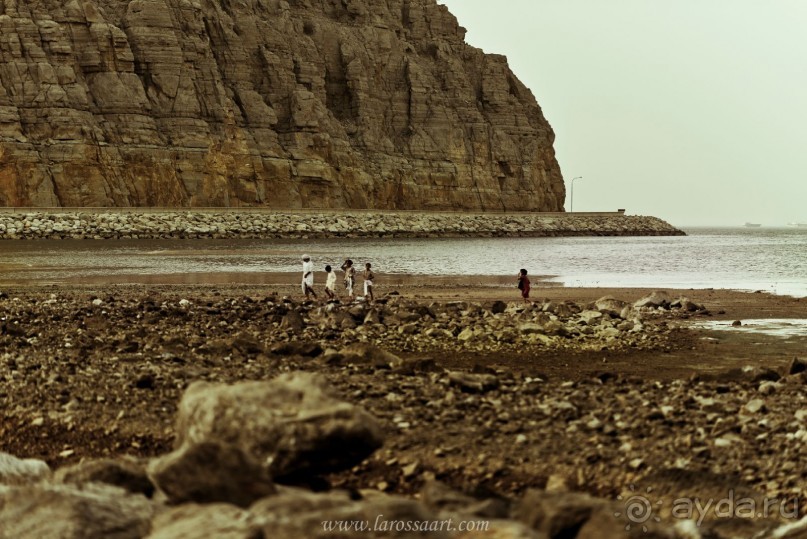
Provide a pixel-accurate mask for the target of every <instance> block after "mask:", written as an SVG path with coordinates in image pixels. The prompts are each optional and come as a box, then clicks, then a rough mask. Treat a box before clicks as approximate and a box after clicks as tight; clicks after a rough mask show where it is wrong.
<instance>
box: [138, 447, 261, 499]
mask: <svg viewBox="0 0 807 539" xmlns="http://www.w3.org/2000/svg"><path fill="white" fill-rule="evenodd" d="M148 472H149V475H150V476H151V478H152V479H153V480H154V483H156V484H157V486H159V487H160V490H161V491H162V492H163V493H165V495H166V496H167V498H168V501H169V503H172V504H181V503H187V502H196V503H214V502H226V503H230V504H233V505H237V506H240V507H247V506H249V504H251V503H252V502H254V501H255V500H258V499H260V498H263V497H264V496H268V495H270V494H273V493H274V492H275V489H274V485H273V484H272V480H271V478H270V477H269V476H268V474H267V472H266V470H265V469H264V468H263V467H262V466H261V464H260V463H259V462H257V461H256V460H255V459H253V458H252V457H251V456H250V455H248V454H246V453H244V451H242V450H241V448H239V447H238V446H236V445H230V444H227V443H219V442H207V441H203V442H199V443H193V442H189V443H186V444H184V445H183V446H182V447H180V448H179V449H178V450H176V451H174V452H172V453H169V454H167V455H164V456H162V457H160V458H157V459H154V460H152V461H151V462H150V463H149V467H148Z"/></svg>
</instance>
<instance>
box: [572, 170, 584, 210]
mask: <svg viewBox="0 0 807 539" xmlns="http://www.w3.org/2000/svg"><path fill="white" fill-rule="evenodd" d="M582 179H583V176H575V177H574V178H572V203H571V205H570V207H569V213H572V212H574V181H575V180H582Z"/></svg>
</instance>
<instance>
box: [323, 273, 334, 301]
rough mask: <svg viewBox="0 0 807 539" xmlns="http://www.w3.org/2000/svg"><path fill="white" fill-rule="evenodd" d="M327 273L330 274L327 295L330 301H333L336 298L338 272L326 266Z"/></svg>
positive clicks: (326, 285) (326, 287)
mask: <svg viewBox="0 0 807 539" xmlns="http://www.w3.org/2000/svg"><path fill="white" fill-rule="evenodd" d="M325 273H327V274H328V278H327V279H325V293H326V294H327V295H328V299H333V298H335V297H336V272H335V271H332V268H331V266H325Z"/></svg>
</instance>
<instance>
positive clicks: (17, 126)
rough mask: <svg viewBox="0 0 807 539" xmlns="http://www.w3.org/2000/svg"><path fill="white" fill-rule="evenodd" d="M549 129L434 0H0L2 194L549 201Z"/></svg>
mask: <svg viewBox="0 0 807 539" xmlns="http://www.w3.org/2000/svg"><path fill="white" fill-rule="evenodd" d="M553 141H554V133H553V132H552V129H551V127H550V126H549V124H548V123H547V121H546V120H545V118H544V116H543V114H542V112H541V109H540V107H539V106H538V104H537V103H536V101H535V98H534V97H533V95H532V93H531V92H530V90H529V89H527V88H526V87H525V86H524V85H523V84H522V83H521V82H520V81H519V80H518V79H517V78H516V77H515V75H514V74H513V73H512V72H511V71H510V68H509V67H508V64H507V60H506V58H504V57H503V56H499V55H490V54H484V53H483V52H482V51H481V50H479V49H476V48H474V47H471V46H469V45H468V44H466V43H465V29H464V28H462V27H461V26H460V25H459V24H458V22H457V20H456V18H455V17H454V16H453V15H451V14H450V13H449V12H448V10H447V8H446V7H445V6H442V5H439V4H438V3H437V2H436V0H381V1H370V0H350V1H348V0H343V1H334V0H265V1H260V2H210V1H207V0H131V1H125V2H118V1H112V0H70V1H56V0H43V1H41V2H37V3H35V4H31V3H29V2H18V1H5V2H0V206H72V207H85V206H169V207H172V206H255V205H257V206H268V207H273V208H303V207H304V208H407V209H421V208H434V209H448V208H454V209H456V208H461V209H479V210H491V209H496V210H501V209H530V210H536V211H558V210H561V209H562V206H563V201H564V196H565V190H564V186H563V180H562V177H561V173H560V169H559V167H558V164H557V161H556V159H555V154H554V149H553V147H552V144H553Z"/></svg>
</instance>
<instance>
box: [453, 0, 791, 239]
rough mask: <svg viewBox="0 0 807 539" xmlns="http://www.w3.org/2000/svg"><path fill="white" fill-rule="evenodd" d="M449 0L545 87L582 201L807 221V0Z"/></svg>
mask: <svg viewBox="0 0 807 539" xmlns="http://www.w3.org/2000/svg"><path fill="white" fill-rule="evenodd" d="M441 3H443V4H446V5H447V6H448V7H449V10H450V11H451V12H452V13H453V14H454V15H455V16H457V18H458V19H459V22H460V24H461V25H462V26H464V27H465V28H466V29H467V30H468V34H467V36H466V40H467V41H468V43H470V44H471V45H474V46H476V47H480V48H482V49H484V51H485V52H488V53H499V54H505V55H506V56H507V57H508V60H509V62H510V67H511V68H512V69H513V71H514V72H515V74H516V75H517V76H518V77H519V78H520V79H521V80H522V81H523V82H524V83H525V84H526V85H527V86H528V87H529V88H530V89H531V90H532V92H533V94H534V95H535V97H536V99H537V100H538V103H539V104H540V105H541V108H542V109H543V111H544V115H545V116H546V118H547V119H548V120H549V122H550V124H551V125H552V127H553V129H554V131H555V135H556V141H555V150H556V152H557V156H558V161H559V162H560V166H561V170H562V171H563V176H564V178H565V179H566V186H567V192H568V191H569V181H570V180H571V178H572V177H574V176H583V179H582V180H577V181H576V182H575V187H574V191H575V196H574V209H575V210H576V211H595V210H613V209H616V208H627V211H628V213H632V214H644V215H656V216H658V217H662V218H664V219H667V220H668V221H670V222H672V223H673V224H676V225H682V226H686V225H693V224H695V225H697V224H725V225H741V224H743V223H745V222H746V221H751V222H758V223H762V224H763V225H769V226H775V225H784V224H786V223H788V222H791V221H798V222H807V37H805V28H807V1H805V0H770V1H765V0H730V1H729V0H673V1H670V0H665V1H661V0H610V1H603V0H500V1H498V2H497V1H493V0H443V1H442V2H441ZM569 202H570V200H569V195H568V194H567V200H566V209H567V210H568V209H569Z"/></svg>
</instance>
